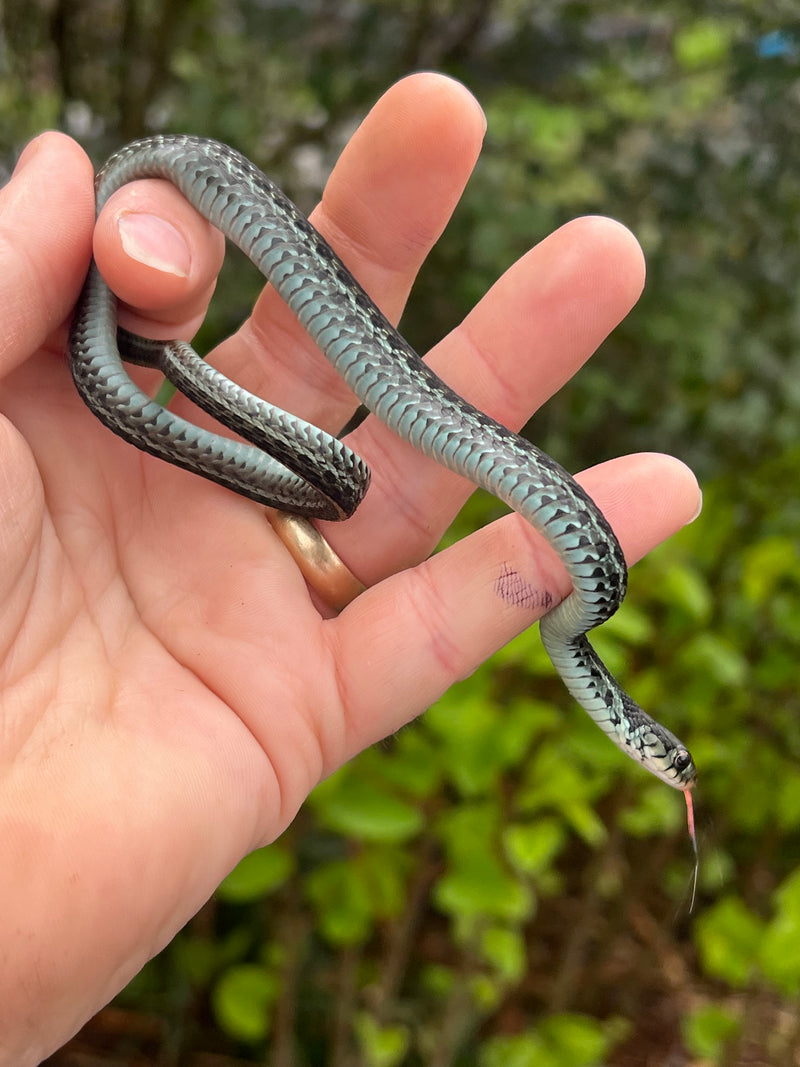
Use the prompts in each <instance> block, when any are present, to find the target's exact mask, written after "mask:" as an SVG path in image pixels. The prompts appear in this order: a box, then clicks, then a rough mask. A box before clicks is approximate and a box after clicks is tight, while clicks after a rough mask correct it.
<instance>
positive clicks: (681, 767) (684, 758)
mask: <svg viewBox="0 0 800 1067" xmlns="http://www.w3.org/2000/svg"><path fill="white" fill-rule="evenodd" d="M691 765H692V757H691V756H690V755H689V752H688V750H687V749H685V748H679V749H678V751H677V752H676V753H675V759H674V760H673V761H672V766H673V767H674V768H675V770H676V771H677V772H678V773H679V774H680V773H681V772H683V771H685V770H686V769H687V768H688V767H691Z"/></svg>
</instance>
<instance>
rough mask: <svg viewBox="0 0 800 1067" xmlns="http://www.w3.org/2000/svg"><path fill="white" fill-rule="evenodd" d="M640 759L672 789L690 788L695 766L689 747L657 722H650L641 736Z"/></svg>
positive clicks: (695, 773)
mask: <svg viewBox="0 0 800 1067" xmlns="http://www.w3.org/2000/svg"><path fill="white" fill-rule="evenodd" d="M641 740H642V748H641V759H642V762H643V763H644V765H645V767H647V769H648V770H649V771H650V772H651V773H652V774H654V775H655V776H656V778H660V779H661V781H662V782H666V783H667V785H671V786H672V787H673V789H681V790H687V789H691V788H692V787H693V786H694V784H695V782H696V781H697V768H696V767H695V765H694V760H693V759H692V754H691V752H690V751H689V749H688V748H687V747H686V746H685V745H684V744H683V742H682V741H679V740H678V738H677V737H676V736H675V735H674V734H673V733H670V731H669V730H667V729H666V727H664V726H661V725H660V724H659V723H652V724H651V726H650V728H649V729H648V730H647V732H646V733H645V735H644V736H643V737H642V739H641Z"/></svg>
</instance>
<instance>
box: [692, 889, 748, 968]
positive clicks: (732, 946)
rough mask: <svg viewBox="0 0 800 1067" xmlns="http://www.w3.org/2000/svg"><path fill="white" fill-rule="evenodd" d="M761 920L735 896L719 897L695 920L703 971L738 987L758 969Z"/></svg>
mask: <svg viewBox="0 0 800 1067" xmlns="http://www.w3.org/2000/svg"><path fill="white" fill-rule="evenodd" d="M763 935H764V925H763V923H762V922H761V920H760V919H759V918H758V917H757V916H755V915H754V914H753V913H752V912H751V911H748V909H747V908H746V907H745V905H744V904H743V903H742V901H741V900H740V899H739V898H738V897H734V896H728V897H724V898H723V899H722V900H720V901H718V902H717V903H716V904H715V905H714V906H713V907H712V908H710V909H709V910H708V911H707V912H706V913H705V914H704V915H702V916H701V917H700V919H699V920H698V922H697V946H698V949H699V952H700V958H701V961H702V964H703V968H704V969H705V971H706V972H707V973H708V974H710V975H711V976H712V977H714V978H722V979H723V980H724V981H726V982H727V983H728V984H729V985H731V986H733V987H734V988H736V989H741V988H743V987H744V986H746V985H747V983H748V982H749V981H750V980H751V979H752V978H753V976H754V975H755V973H756V972H757V970H758V958H759V944H760V942H761V939H762V937H763Z"/></svg>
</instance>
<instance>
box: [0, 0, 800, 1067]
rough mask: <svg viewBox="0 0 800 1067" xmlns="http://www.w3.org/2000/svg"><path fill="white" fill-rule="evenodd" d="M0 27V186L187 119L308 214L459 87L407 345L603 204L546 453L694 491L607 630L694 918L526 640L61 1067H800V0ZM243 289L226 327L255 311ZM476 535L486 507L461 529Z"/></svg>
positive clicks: (96, 19) (462, 0)
mask: <svg viewBox="0 0 800 1067" xmlns="http://www.w3.org/2000/svg"><path fill="white" fill-rule="evenodd" d="M0 18H1V19H2V23H1V24H0V131H2V136H1V138H0V152H2V153H3V158H2V164H5V167H6V169H8V168H9V167H10V166H11V164H12V162H13V158H14V156H15V153H16V152H17V151H18V150H19V149H20V148H21V147H22V145H23V144H24V143H25V141H26V140H27V139H28V138H29V137H30V136H32V135H33V134H34V133H36V132H38V131H39V130H40V129H42V128H44V127H46V126H58V127H60V128H62V129H64V130H67V131H68V132H71V133H72V134H73V135H75V136H76V137H78V138H79V139H80V140H81V141H82V143H84V144H85V145H86V147H87V148H88V149H89V151H90V152H91V153H92V155H93V156H94V157H95V158H96V159H97V160H98V161H100V160H101V159H102V158H103V157H104V156H105V155H106V154H107V153H108V152H109V151H110V150H111V149H112V148H114V147H116V146H117V145H118V144H120V143H121V142H123V141H124V140H126V139H129V138H130V137H133V136H137V135H140V134H143V133H146V132H151V131H156V130H162V129H164V130H173V131H189V132H193V133H200V134H209V135H213V136H215V137H218V138H221V139H222V140H225V141H228V142H230V143H232V144H234V145H236V146H237V147H238V148H240V149H242V150H243V151H244V152H246V153H247V154H248V155H249V156H251V158H254V159H255V160H256V161H257V162H259V164H260V165H262V166H263V167H264V168H265V169H267V170H268V171H269V172H270V173H271V174H272V175H273V176H274V177H276V178H277V179H278V180H279V181H280V183H281V184H282V185H283V186H284V188H286V190H287V192H289V193H290V195H292V196H293V197H294V198H295V199H296V200H297V201H298V202H299V203H300V204H301V206H303V207H304V208H309V207H311V206H312V205H313V203H314V201H315V198H316V197H317V195H318V194H319V191H320V188H321V186H322V184H323V183H324V180H325V176H326V174H327V173H328V171H329V170H330V168H331V166H332V164H333V162H334V160H335V158H336V155H337V154H338V152H339V151H340V149H341V146H342V145H343V143H344V142H345V141H346V139H347V137H348V135H349V134H350V132H351V131H352V129H353V128H354V125H355V124H356V123H357V122H358V120H359V119H360V117H361V116H363V114H364V113H365V111H366V110H367V109H368V107H369V106H370V104H371V103H372V102H373V101H374V100H375V99H376V98H377V96H379V95H380V93H381V92H382V91H383V90H384V89H385V88H386V87H387V86H388V85H389V84H390V83H391V82H392V81H394V80H395V79H396V78H398V77H400V76H402V75H403V74H405V73H407V72H409V71H411V70H415V69H420V68H436V69H440V70H443V71H447V72H449V73H451V74H454V75H455V76H457V77H459V78H461V79H462V80H463V81H464V82H465V83H466V84H467V85H468V86H469V87H470V88H471V89H472V90H473V91H474V92H475V94H476V95H477V96H478V98H479V99H480V100H481V102H482V104H483V105H484V107H485V109H486V111H487V114H488V117H489V131H488V136H487V143H486V150H485V152H484V155H483V157H482V160H481V162H480V163H479V166H478V168H477V170H476V173H475V176H474V178H473V180H472V182H471V184H470V186H469V189H468V191H467V193H466V195H465V197H464V200H463V202H462V204H461V205H460V207H459V208H458V210H457V212H456V216H455V217H454V219H453V222H452V224H451V225H450V227H449V229H448V231H447V233H446V234H445V236H444V238H443V240H442V241H441V243H440V245H439V246H438V247H437V249H436V250H435V251H434V252H433V254H432V255H431V257H430V259H429V262H428V264H427V266H426V267H425V269H424V271H423V273H422V275H421V277H420V280H419V284H418V286H417V287H416V289H415V292H414V294H413V296H412V300H411V303H410V306H409V309H408V312H407V315H406V318H405V320H404V329H405V332H406V334H407V335H408V336H409V338H410V339H411V340H412V341H413V342H414V343H416V344H417V345H418V346H419V347H420V348H422V349H423V350H424V349H425V347H426V346H427V345H429V344H430V343H432V342H433V341H435V340H436V339H438V338H439V337H441V336H442V335H443V334H444V333H445V332H446V331H447V330H448V329H449V328H450V327H452V326H453V325H454V324H455V323H456V322H458V321H459V320H460V318H461V317H462V316H463V314H464V313H465V312H466V311H467V310H468V309H469V308H470V307H471V306H472V304H474V302H475V301H476V300H477V299H479V298H480V296H481V295H482V293H483V292H484V291H485V290H486V289H487V288H488V286H489V285H490V284H491V283H492V282H493V281H494V279H495V278H496V277H497V276H498V275H499V274H500V273H501V272H502V271H503V270H504V269H505V267H507V266H508V265H509V264H510V263H511V262H512V261H513V260H514V259H515V258H516V257H517V256H518V255H520V254H521V253H523V252H524V251H525V250H526V249H527V248H528V247H529V246H530V245H531V244H532V243H534V242H535V241H536V240H537V239H539V238H540V237H542V236H543V235H545V234H546V233H548V232H549V231H550V230H551V229H553V228H554V227H555V226H557V225H559V224H560V223H561V222H563V221H565V220H567V219H569V218H571V217H573V216H575V215H578V214H583V213H586V212H600V213H603V214H610V215H613V216H615V217H617V218H619V219H621V220H622V221H624V222H625V223H626V224H627V225H628V226H629V227H630V228H631V229H632V230H633V231H634V232H635V233H636V235H637V236H638V237H639V239H640V240H641V242H642V244H643V246H644V248H645V251H646V254H647V260H648V268H649V279H648V285H647V290H646V293H645V295H644V297H643V299H642V301H641V302H640V304H639V306H638V308H637V309H636V310H635V312H634V313H633V314H632V315H631V316H630V317H629V318H628V319H627V320H626V322H625V323H624V324H623V325H622V326H621V327H620V328H619V329H618V330H617V331H615V333H614V335H613V337H612V338H610V339H609V341H608V342H607V343H606V344H605V345H604V346H603V349H602V351H601V353H600V354H599V355H598V356H597V357H596V358H595V359H594V360H592V363H591V365H590V366H587V368H586V369H585V370H584V371H582V372H581V374H580V375H578V376H577V378H576V379H575V380H574V381H573V382H572V383H570V385H569V386H568V387H567V388H565V389H564V390H562V392H561V394H560V395H559V396H558V397H556V398H554V399H553V400H552V401H551V402H550V403H549V404H548V405H547V406H546V408H545V409H544V410H543V411H542V412H540V413H539V414H538V415H537V416H536V417H535V419H534V420H533V421H532V423H531V426H530V428H529V432H530V433H531V434H532V435H533V436H534V438H535V439H536V440H537V441H538V442H539V443H540V444H542V445H544V447H546V448H547V449H548V451H550V452H552V453H553V454H554V455H556V456H557V457H558V458H559V459H560V460H562V461H563V462H564V463H565V464H566V465H567V466H570V467H573V468H577V467H579V466H582V465H587V464H590V463H593V462H596V461H598V460H601V459H604V458H607V457H609V456H612V455H615V454H618V453H622V452H626V451H632V450H636V449H640V448H644V449H655V450H664V451H670V452H673V453H675V454H676V455H679V456H681V457H682V458H684V459H685V460H687V461H688V462H689V463H690V464H692V466H693V467H694V468H695V469H696V470H697V472H698V474H699V475H700V477H701V479H702V481H703V485H704V490H705V496H706V507H705V511H704V514H703V516H702V518H701V519H700V520H698V522H696V523H695V524H694V525H693V526H692V527H689V528H688V529H687V530H685V531H684V532H683V533H682V534H681V535H680V536H679V537H677V538H675V539H674V540H673V541H672V542H670V543H669V544H668V545H666V546H663V547H662V548H661V549H660V550H659V551H657V552H655V553H653V554H652V555H651V556H650V557H649V558H648V559H647V560H646V561H644V562H643V563H642V564H641V565H640V566H638V567H637V568H636V570H635V571H634V573H633V575H632V581H631V592H630V593H629V597H628V600H627V601H626V604H625V606H624V608H623V609H622V611H621V612H620V613H619V615H618V616H617V617H616V618H615V619H614V620H612V622H611V623H609V624H608V625H607V626H606V627H604V628H603V630H602V631H601V632H600V633H599V634H597V635H596V637H597V642H596V643H597V645H598V648H599V650H600V651H601V654H602V655H603V656H604V658H605V659H606V661H607V662H608V663H609V664H610V665H611V667H612V668H613V669H614V670H615V671H616V672H617V673H618V674H619V675H620V676H622V677H623V678H624V680H625V684H626V686H627V687H628V688H629V689H631V691H632V692H633V693H635V694H636V695H637V696H638V697H639V698H640V699H641V701H642V703H643V704H645V706H648V707H651V708H653V709H655V710H656V713H657V715H658V716H659V718H661V719H662V720H663V721H665V722H667V723H669V724H670V726H672V727H674V728H675V729H676V730H677V731H678V732H679V733H680V734H681V736H683V737H684V738H685V739H686V740H687V742H688V743H689V744H690V747H691V748H692V750H693V753H694V755H695V758H696V761H697V763H698V765H699V767H700V773H701V781H700V785H699V787H698V790H697V793H696V798H695V799H696V803H697V806H698V823H699V836H700V856H701V867H700V884H699V890H698V899H697V902H696V905H695V909H694V913H693V914H690V913H689V908H688V904H689V895H690V880H691V870H692V855H691V848H690V845H689V842H688V840H687V836H686V830H685V816H684V813H683V807H682V799H681V797H680V796H679V795H678V794H676V793H674V792H672V791H671V790H669V789H667V788H665V787H664V786H663V785H661V784H660V783H658V782H657V781H655V780H654V779H653V780H651V779H649V778H648V776H647V775H644V774H643V773H641V771H640V770H639V769H637V768H636V767H635V766H634V765H633V764H632V763H630V762H629V761H627V760H625V759H624V758H623V757H622V756H620V755H619V754H618V753H617V752H616V750H615V749H613V748H612V747H611V746H610V745H607V744H606V743H604V742H602V741H601V740H600V738H599V736H598V735H597V731H596V729H595V728H594V727H593V726H592V724H591V723H589V722H588V720H586V718H585V716H583V715H582V713H581V712H580V711H579V710H578V709H576V708H574V706H572V705H571V704H570V702H569V701H568V699H567V698H566V697H565V695H564V693H563V690H562V688H561V686H560V684H559V683H558V682H557V680H556V679H555V678H554V676H553V674H552V672H551V670H550V668H549V665H548V663H547V661H546V658H545V657H544V655H543V653H542V651H541V648H540V646H539V644H538V637H537V635H536V634H535V632H534V633H529V634H526V635H524V636H522V637H520V638H519V639H518V640H517V641H515V642H513V643H512V644H511V645H510V646H508V647H507V648H506V649H505V650H503V651H502V652H501V653H500V654H498V655H497V656H496V657H494V658H493V660H492V661H491V662H490V663H489V664H488V665H486V666H485V667H484V668H482V669H481V670H480V671H479V672H478V673H477V674H476V675H475V676H474V677H473V678H472V679H470V680H469V681H467V682H464V683H463V684H462V685H460V686H458V687H456V688H454V689H453V690H452V691H451V692H450V693H448V694H447V695H446V697H445V698H444V699H443V700H442V701H441V702H440V703H439V704H438V705H437V706H436V707H435V708H433V709H431V711H430V712H429V713H428V714H427V715H426V716H425V717H424V718H423V720H421V722H420V723H418V724H416V725H414V726H412V727H410V728H408V729H406V730H404V731H403V732H401V733H400V734H399V735H398V736H397V737H395V738H393V739H391V741H389V742H387V743H386V744H385V745H384V746H382V747H379V748H375V749H372V750H370V751H368V752H365V753H364V754H363V756H362V757H360V758H359V759H358V760H356V761H354V762H353V763H352V764H350V765H349V766H347V767H345V768H344V769H343V770H342V771H341V772H340V773H339V774H337V775H335V776H334V777H333V778H332V779H331V780H330V781H327V782H325V783H324V784H323V785H322V786H321V787H320V788H319V789H318V790H317V791H316V793H315V794H314V796H313V797H312V798H311V800H310V801H309V803H308V804H307V806H306V807H305V808H304V810H303V811H302V812H301V814H300V816H299V817H298V819H297V820H296V822H295V824H294V825H293V826H292V827H291V828H290V830H289V831H288V832H287V833H286V834H285V835H284V837H283V838H282V839H281V840H280V841H278V842H277V843H275V844H274V845H271V846H270V847H268V848H266V849H262V850H261V851H259V852H257V853H255V854H253V855H252V856H250V857H248V858H247V859H246V860H245V861H243V863H242V864H241V865H240V866H239V867H238V868H237V870H236V871H235V872H233V873H232V874H231V876H230V877H229V878H228V879H227V880H226V882H225V883H224V884H223V886H222V887H221V888H220V890H219V893H218V895H217V896H216V898H215V899H214V900H213V901H211V902H210V903H209V904H208V906H207V907H206V908H205V909H204V910H203V911H202V912H201V913H200V915H198V916H197V918H196V919H195V920H194V921H193V922H192V923H190V925H189V926H188V927H187V929H186V930H185V931H183V932H182V933H181V934H180V935H179V936H178V937H177V938H176V940H175V942H174V943H173V944H172V945H171V946H170V947H169V948H168V949H167V950H166V951H165V952H164V953H162V955H161V956H160V957H158V958H157V959H156V960H154V961H153V962H152V963H151V964H150V965H148V966H147V967H146V968H145V970H144V971H143V972H142V974H141V975H140V976H139V977H138V978H137V979H136V980H135V981H134V982H133V983H132V984H131V985H130V987H129V988H128V989H127V990H126V991H125V992H124V993H123V994H122V995H121V996H120V997H119V998H118V1000H117V1001H116V1002H115V1004H114V1005H113V1006H112V1007H110V1008H109V1009H107V1010H106V1011H104V1012H102V1013H101V1014H100V1015H99V1016H98V1017H97V1018H96V1019H95V1020H94V1021H93V1022H92V1023H91V1024H89V1025H88V1026H87V1027H86V1028H85V1030H84V1032H83V1034H82V1035H81V1036H80V1037H79V1038H77V1039H76V1041H75V1042H73V1043H72V1045H71V1046H70V1048H69V1049H68V1050H65V1051H64V1052H63V1053H61V1054H59V1055H58V1056H56V1057H54V1059H53V1061H52V1062H53V1063H58V1064H62V1065H68V1064H74V1065H78V1064H81V1065H84V1064H89V1063H91V1064H96V1063H108V1064H135V1063H142V1062H148V1063H154V1064H165V1065H167V1064H169V1065H172V1064H181V1065H188V1064H192V1065H198V1067H199V1065H205V1067H211V1065H216V1067H222V1065H224V1064H235V1063H249V1062H262V1063H269V1064H271V1065H273V1067H290V1065H292V1067H305V1065H318V1064H319V1065H321V1064H325V1065H332V1067H350V1065H353V1067H355V1065H359V1067H362V1065H363V1067H417V1065H425V1067H451V1065H452V1067H495V1065H498V1067H499V1065H503V1067H534V1065H535V1067H584V1065H585V1067H590V1065H599V1064H604V1063H609V1062H613V1063H614V1064H616V1065H618V1067H626V1065H642V1064H647V1065H651V1067H652V1065H659V1067H660V1065H664V1067H667V1065H668V1064H670V1065H672V1064H690V1063H691V1064H695V1065H734V1064H742V1063H745V1062H746V1063H753V1064H756V1063H758V1064H761V1063H763V1064H774V1065H776V1067H782V1065H787V1067H788V1065H790V1064H796V1063H797V1062H798V1059H797V1048H798V1046H800V1032H799V1031H800V1021H798V1020H799V1019H800V1014H799V1009H800V714H799V713H800V698H799V697H798V684H797V678H798V660H799V659H800V558H799V555H798V537H799V536H800V489H799V488H798V477H797V475H798V470H800V446H798V444H797V437H798V426H800V343H798V342H799V341H800V336H799V335H800V302H799V301H798V296H797V288H798V278H799V277H800V270H798V268H799V267H800V241H799V240H798V235H799V233H800V166H798V163H799V162H800V136H798V133H799V132H800V129H799V128H800V107H798V104H799V103H800V4H799V3H798V0H775V2H773V3H770V4H764V3H762V2H761V0H716V2H712V0H650V2H644V0H639V2H638V3H636V2H633V0H604V2H603V3H602V4H600V3H592V2H591V0H584V2H577V0H547V2H545V0H527V2H526V0H353V2H352V3H347V4H339V3H336V2H333V0H304V2H301V3H282V2H280V0H226V2H224V3H223V2H222V0H169V2H167V0H46V2H45V0H26V2H25V3H22V0H5V2H4V4H0ZM2 164H0V165H2ZM237 271H238V268H237V267H232V268H228V269H226V273H225V275H224V281H223V283H222V285H221V287H220V291H219V297H218V300H217V301H216V302H215V305H214V308H213V311H212V314H211V316H210V319H209V323H208V325H207V328H206V335H207V338H208V339H209V340H210V339H213V338H214V337H217V336H219V335H221V334H224V333H225V332H226V331H227V330H229V329H231V328H232V327H233V325H234V324H235V323H236V322H237V321H238V320H239V319H240V318H241V316H242V315H243V314H244V313H245V312H246V307H247V301H248V300H249V299H251V297H252V295H253V294H254V292H255V289H256V287H257V284H258V282H257V281H254V280H252V279H250V277H249V275H248V276H247V277H246V278H244V279H243V278H241V277H240V276H239V274H238V273H237ZM532 340H533V339H532ZM520 358H524V353H520ZM497 513H498V512H497V507H496V505H495V504H494V502H493V501H487V500H486V499H484V498H482V497H476V498H475V500H474V501H473V502H472V503H471V504H470V506H469V507H468V508H467V509H466V510H465V512H464V513H463V514H462V516H461V517H460V519H459V522H458V523H457V525H456V528H455V531H454V533H453V536H458V535H461V534H463V533H465V532H466V531H467V530H469V529H470V528H472V527H474V526H475V525H476V524H477V523H480V522H485V521H489V520H490V519H491V518H493V517H494V516H495V515H496V514H497ZM121 921H124V917H121Z"/></svg>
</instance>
